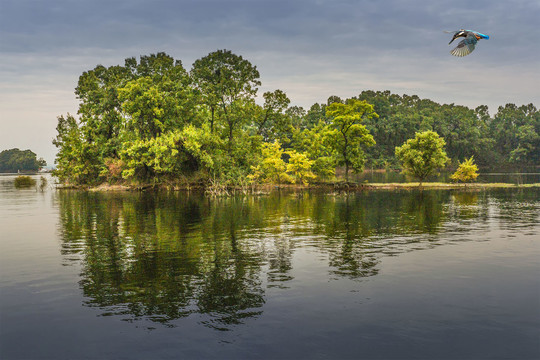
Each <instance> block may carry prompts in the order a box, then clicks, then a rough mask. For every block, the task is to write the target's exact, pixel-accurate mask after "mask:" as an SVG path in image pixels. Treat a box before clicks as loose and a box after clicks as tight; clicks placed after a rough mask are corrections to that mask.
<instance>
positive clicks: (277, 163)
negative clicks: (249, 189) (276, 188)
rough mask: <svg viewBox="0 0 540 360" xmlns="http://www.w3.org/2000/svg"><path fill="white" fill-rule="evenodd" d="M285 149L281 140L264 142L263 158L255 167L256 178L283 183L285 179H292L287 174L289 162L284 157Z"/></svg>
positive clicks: (254, 176) (253, 176) (254, 175)
mask: <svg viewBox="0 0 540 360" xmlns="http://www.w3.org/2000/svg"><path fill="white" fill-rule="evenodd" d="M282 156H283V149H282V148H281V144H280V143H279V141H277V140H276V141H274V143H264V144H263V146H262V159H261V161H260V164H259V165H257V166H254V167H253V175H252V176H251V177H252V178H254V179H258V180H262V181H268V182H273V181H275V182H277V183H278V184H281V183H282V182H284V181H290V178H289V175H288V174H287V164H286V163H285V161H283V159H282Z"/></svg>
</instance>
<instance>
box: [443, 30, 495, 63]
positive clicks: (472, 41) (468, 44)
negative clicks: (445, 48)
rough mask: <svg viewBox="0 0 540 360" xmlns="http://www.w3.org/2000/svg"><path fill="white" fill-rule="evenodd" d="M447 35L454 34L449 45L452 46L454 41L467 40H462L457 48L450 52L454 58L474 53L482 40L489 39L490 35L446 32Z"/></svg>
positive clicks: (469, 31)
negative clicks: (477, 44)
mask: <svg viewBox="0 0 540 360" xmlns="http://www.w3.org/2000/svg"><path fill="white" fill-rule="evenodd" d="M446 32H447V33H450V34H452V33H453V34H454V36H453V37H452V40H450V42H449V43H448V45H450V44H451V43H452V41H454V40H456V39H457V38H459V37H464V38H465V39H463V40H461V41H460V42H459V44H457V46H456V47H455V48H453V49H452V50H451V51H450V54H452V55H454V56H460V57H461V56H466V55H469V54H470V53H472V52H473V50H474V47H475V46H476V43H477V42H478V40H480V39H489V36H488V35H484V34H481V33H479V32H477V31H472V30H464V29H461V30H458V31H446Z"/></svg>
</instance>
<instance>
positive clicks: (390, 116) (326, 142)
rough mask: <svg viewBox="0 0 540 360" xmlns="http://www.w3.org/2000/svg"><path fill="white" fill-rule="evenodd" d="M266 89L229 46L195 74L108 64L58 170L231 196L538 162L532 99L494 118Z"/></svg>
mask: <svg viewBox="0 0 540 360" xmlns="http://www.w3.org/2000/svg"><path fill="white" fill-rule="evenodd" d="M260 85H261V81H260V74H259V71H258V70H257V67H256V66H254V65H253V64H252V63H251V62H249V61H248V60H246V59H244V58H243V57H242V56H239V55H236V54H234V53H232V52H231V51H228V50H217V51H214V52H212V53H210V54H208V55H207V56H204V57H202V58H200V59H198V60H197V61H195V62H194V64H193V66H192V68H191V70H189V71H188V70H186V69H185V68H184V67H183V65H182V62H181V61H180V60H175V59H173V58H172V57H171V56H169V55H167V54H165V53H157V54H152V55H149V56H141V57H140V59H139V60H137V59H136V58H128V59H126V60H125V64H124V65H116V66H110V67H105V66H103V65H98V66H96V67H95V68H94V69H92V70H89V71H86V72H84V73H83V74H82V75H81V76H80V78H79V82H78V84H77V87H76V89H75V94H76V95H77V98H78V99H79V100H80V105H79V110H78V114H79V116H78V117H75V116H73V115H70V114H67V115H65V116H64V115H62V116H59V117H58V126H57V136H56V138H55V139H54V140H53V143H54V145H55V146H56V147H57V148H58V154H57V157H56V170H55V172H54V173H55V175H56V176H57V177H58V178H59V180H60V181H61V183H62V184H63V185H64V186H67V187H70V186H74V187H86V188H95V189H111V188H112V189H133V188H136V189H144V188H149V187H152V188H155V187H157V188H168V189H185V188H188V189H189V188H194V187H200V188H204V189H206V190H207V191H209V192H211V193H220V192H225V193H226V192H228V191H230V190H234V189H243V190H247V189H250V188H255V187H260V186H274V187H275V186H278V187H282V186H298V187H328V186H331V187H332V186H333V187H335V186H344V187H347V188H350V187H354V188H365V187H367V186H370V187H372V188H380V187H383V186H382V185H367V184H356V183H352V182H351V179H350V176H351V173H359V172H362V171H363V170H364V169H365V168H370V169H385V170H387V171H399V170H403V171H405V172H407V173H408V174H410V175H411V179H412V181H417V183H414V184H405V185H404V186H409V187H410V186H424V187H425V186H434V184H432V185H429V184H428V183H425V180H426V179H427V178H428V176H429V175H430V174H432V173H433V172H436V171H438V170H440V169H445V168H446V169H450V170H451V171H456V170H457V171H460V172H459V174H458V173H456V174H455V177H454V180H455V181H461V182H464V183H467V182H470V181H473V180H474V179H475V178H476V176H477V175H478V173H477V170H478V167H480V168H489V167H497V168H501V167H503V168H505V167H506V168H520V167H525V166H529V167H530V166H533V167H537V166H538V164H539V163H540V135H539V134H540V124H539V122H538V119H539V111H538V110H537V109H536V107H535V106H534V105H533V104H529V105H523V106H516V105H514V104H506V105H505V106H500V107H499V109H498V111H497V113H496V114H495V115H494V116H491V115H490V114H489V113H488V109H487V106H485V105H480V106H478V107H476V108H475V109H471V108H468V107H465V106H459V105H455V104H438V103H436V102H434V101H432V100H429V99H422V98H420V97H418V96H416V95H412V96H411V95H397V94H393V93H391V92H390V91H372V90H364V91H362V92H360V94H359V95H358V96H355V97H351V98H348V99H341V98H339V97H337V96H330V97H329V98H328V100H327V101H326V103H323V104H319V103H315V104H313V105H312V106H311V107H310V108H309V109H307V110H306V109H304V108H302V107H299V106H292V105H291V100H290V99H289V98H288V97H287V95H286V94H285V92H284V91H282V90H279V89H277V90H274V91H267V92H265V93H264V94H263V95H262V97H257V91H258V87H259V86H260ZM464 164H465V165H467V166H468V168H467V169H463V168H462V169H461V170H459V169H458V167H462V165H464ZM474 168H475V169H476V170H474ZM471 169H473V170H471ZM464 171H465V172H464ZM475 175H476V176H475ZM340 184H341V185H340ZM343 184H344V185H343ZM443 185H444V187H448V186H450V184H443ZM388 186H390V187H391V186H393V185H391V184H386V187H388ZM452 186H456V185H455V184H453V185H452ZM493 186H497V185H493ZM502 186H506V185H502Z"/></svg>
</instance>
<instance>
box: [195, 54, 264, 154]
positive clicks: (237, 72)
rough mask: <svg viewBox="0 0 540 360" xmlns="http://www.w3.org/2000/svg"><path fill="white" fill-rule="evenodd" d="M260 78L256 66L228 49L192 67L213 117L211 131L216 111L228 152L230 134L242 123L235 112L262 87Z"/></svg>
mask: <svg viewBox="0 0 540 360" xmlns="http://www.w3.org/2000/svg"><path fill="white" fill-rule="evenodd" d="M259 76H260V74H259V71H258V70H257V67H255V66H253V65H252V64H251V63H250V62H249V61H248V60H245V59H244V58H242V56H239V55H236V54H233V53H232V52H231V51H229V50H217V51H214V52H212V53H210V54H208V55H207V56H205V57H203V58H201V59H198V60H197V61H195V63H194V64H193V68H192V70H191V77H192V79H193V81H194V84H195V86H196V87H197V88H198V89H199V91H200V92H201V94H202V96H203V99H204V101H205V104H206V105H207V106H208V107H209V108H210V112H211V114H212V117H211V120H210V121H211V124H210V129H211V131H213V129H214V116H215V113H216V111H217V110H218V109H219V110H220V116H221V117H222V118H223V120H224V124H225V127H226V134H227V138H228V141H229V152H231V151H232V141H233V132H234V131H235V129H236V128H237V127H238V125H239V124H240V123H241V120H243V118H242V117H241V116H240V115H239V114H238V113H237V111H236V110H238V109H239V108H241V107H242V104H241V103H242V102H243V103H244V104H245V103H249V101H250V100H253V98H254V97H255V94H256V93H257V86H259V85H261V82H260V81H259Z"/></svg>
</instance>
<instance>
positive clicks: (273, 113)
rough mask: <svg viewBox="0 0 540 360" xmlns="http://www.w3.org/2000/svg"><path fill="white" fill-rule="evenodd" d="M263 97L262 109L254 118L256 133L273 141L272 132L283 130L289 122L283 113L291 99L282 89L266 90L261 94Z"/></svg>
mask: <svg viewBox="0 0 540 360" xmlns="http://www.w3.org/2000/svg"><path fill="white" fill-rule="evenodd" d="M263 98H264V105H263V106H262V111H261V113H260V115H259V116H257V117H256V118H255V123H256V126H257V134H258V135H261V136H262V137H263V139H264V140H265V141H273V140H276V136H275V135H274V134H279V133H283V132H285V131H286V128H287V126H288V125H290V124H291V122H290V119H291V118H290V117H288V116H287V115H286V114H285V110H287V107H288V106H289V104H290V103H291V100H289V98H288V97H287V95H286V94H285V93H284V92H283V91H282V90H275V91H273V92H270V91H267V92H265V93H264V94H263Z"/></svg>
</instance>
